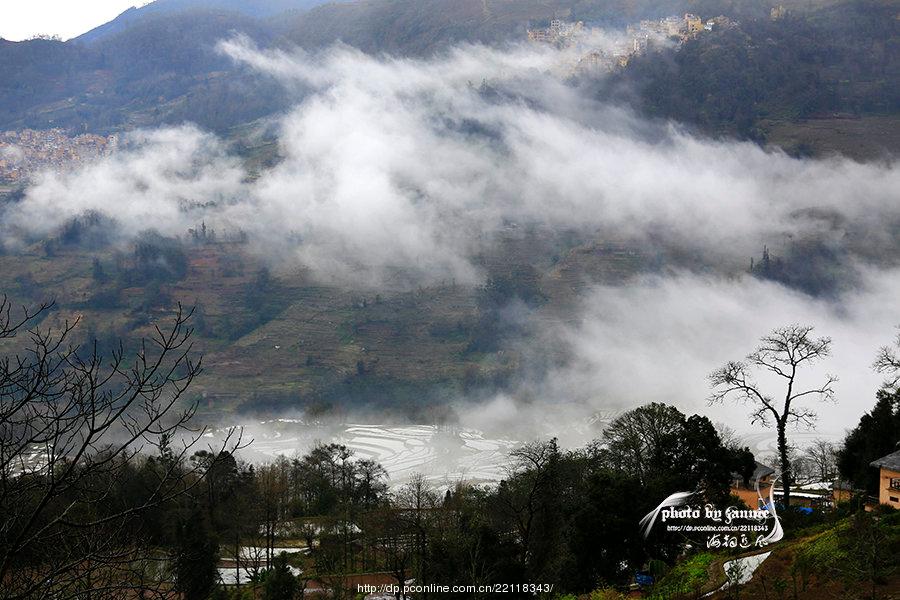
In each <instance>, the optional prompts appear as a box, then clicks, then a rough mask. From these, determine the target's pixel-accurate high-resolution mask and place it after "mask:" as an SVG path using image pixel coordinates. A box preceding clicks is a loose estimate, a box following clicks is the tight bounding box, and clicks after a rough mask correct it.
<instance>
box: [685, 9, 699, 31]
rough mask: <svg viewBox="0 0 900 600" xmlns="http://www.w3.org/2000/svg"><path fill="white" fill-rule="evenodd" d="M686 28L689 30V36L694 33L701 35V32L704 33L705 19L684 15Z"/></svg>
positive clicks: (688, 14) (689, 14)
mask: <svg viewBox="0 0 900 600" xmlns="http://www.w3.org/2000/svg"><path fill="white" fill-rule="evenodd" d="M684 28H685V29H686V30H687V33H688V35H690V34H692V33H700V32H701V31H703V19H701V18H700V17H698V16H697V15H692V14H691V13H687V14H686V15H684Z"/></svg>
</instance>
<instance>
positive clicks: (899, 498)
mask: <svg viewBox="0 0 900 600" xmlns="http://www.w3.org/2000/svg"><path fill="white" fill-rule="evenodd" d="M871 466H873V467H878V469H879V472H880V477H879V478H878V503H879V504H887V505H888V506H892V507H894V508H900V450H898V451H896V452H894V453H892V454H888V455H887V456H882V457H881V458H879V459H878V460H876V461H872V463H871Z"/></svg>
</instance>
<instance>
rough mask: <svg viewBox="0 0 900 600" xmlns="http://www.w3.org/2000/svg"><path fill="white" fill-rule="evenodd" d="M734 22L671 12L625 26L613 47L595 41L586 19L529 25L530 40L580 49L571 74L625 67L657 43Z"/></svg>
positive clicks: (679, 40)
mask: <svg viewBox="0 0 900 600" xmlns="http://www.w3.org/2000/svg"><path fill="white" fill-rule="evenodd" d="M734 25H735V23H734V22H733V21H731V20H730V19H728V18H727V17H722V16H720V17H716V18H714V19H708V20H707V21H703V20H702V19H701V18H700V17H698V16H697V15H694V14H691V13H687V14H685V15H684V16H683V17H678V16H669V17H665V18H663V19H657V20H643V21H640V22H639V23H638V24H637V25H631V26H629V27H628V28H627V29H626V35H625V38H624V39H622V40H620V41H619V42H617V43H616V44H615V45H614V46H613V48H611V49H609V48H607V49H601V48H598V47H595V46H594V45H592V39H597V36H599V35H600V33H601V32H600V30H599V29H597V28H594V27H587V26H585V24H584V22H583V21H577V22H574V23H571V22H567V21H563V20H560V19H553V20H552V21H550V26H549V27H543V28H537V29H528V40H529V41H530V42H533V43H538V44H550V45H553V46H556V47H558V48H574V49H576V50H578V51H579V52H580V53H581V58H580V59H578V61H577V64H575V65H573V66H572V68H571V72H570V73H569V74H571V75H579V74H590V73H592V72H610V71H613V70H615V69H617V68H622V67H625V66H626V65H627V64H628V61H629V60H630V59H631V58H632V57H634V56H636V55H640V54H643V53H644V52H647V51H648V50H649V49H651V48H653V47H654V45H655V44H659V45H661V44H663V43H671V42H674V43H677V44H681V43H684V42H686V41H687V40H689V39H691V38H694V37H696V36H697V35H699V34H700V33H702V32H704V31H711V30H713V29H714V28H718V27H731V26H734Z"/></svg>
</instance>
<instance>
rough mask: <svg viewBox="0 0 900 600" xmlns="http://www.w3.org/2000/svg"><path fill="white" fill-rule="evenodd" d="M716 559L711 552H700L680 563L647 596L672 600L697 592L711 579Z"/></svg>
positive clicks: (652, 598) (658, 599)
mask: <svg viewBox="0 0 900 600" xmlns="http://www.w3.org/2000/svg"><path fill="white" fill-rule="evenodd" d="M715 559H716V557H715V555H713V554H711V553H709V552H700V553H698V554H694V555H693V556H691V557H689V558H688V559H687V560H684V561H682V562H680V563H678V564H677V565H675V566H674V567H672V570H671V571H669V572H668V573H666V575H665V576H664V577H663V578H662V579H660V580H659V581H658V582H657V583H656V585H654V586H653V588H652V590H651V591H650V594H649V596H647V598H649V599H651V600H670V599H671V598H676V597H678V596H682V595H689V594H693V593H696V592H697V591H698V590H700V589H701V588H702V587H703V586H704V585H706V584H707V583H708V582H709V581H710V567H711V566H712V564H713V562H714V561H715Z"/></svg>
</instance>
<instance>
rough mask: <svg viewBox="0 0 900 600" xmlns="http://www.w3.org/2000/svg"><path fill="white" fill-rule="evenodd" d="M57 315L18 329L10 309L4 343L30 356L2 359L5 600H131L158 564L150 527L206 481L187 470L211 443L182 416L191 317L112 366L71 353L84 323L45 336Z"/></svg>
mask: <svg viewBox="0 0 900 600" xmlns="http://www.w3.org/2000/svg"><path fill="white" fill-rule="evenodd" d="M50 309H51V305H50V304H44V305H42V306H40V307H38V308H37V309H36V310H34V311H28V310H27V309H26V310H24V312H23V314H22V316H21V317H20V318H13V317H12V316H11V311H10V304H9V302H8V301H7V299H6V298H5V297H3V298H2V299H0V338H15V337H19V339H17V340H15V342H17V343H19V342H21V343H20V344H19V347H20V348H21V349H22V351H21V352H20V354H18V355H15V356H5V357H2V358H0V514H2V515H3V519H2V520H0V581H2V582H3V585H2V586H0V598H2V599H3V600H11V599H14V598H29V597H33V596H34V595H35V594H38V593H40V594H41V595H42V596H46V595H52V596H53V597H54V598H61V599H65V598H72V597H76V596H78V595H79V592H78V590H79V588H81V589H84V588H85V587H87V588H89V589H92V590H96V591H95V592H94V593H93V597H94V598H100V597H103V593H106V594H108V595H109V597H122V596H123V590H127V589H135V586H136V585H138V584H135V583H134V580H133V578H132V577H131V576H129V575H127V574H126V573H125V572H126V571H128V569H130V568H131V567H132V566H139V565H141V564H146V563H149V562H152V561H155V560H157V559H158V556H157V552H156V551H155V550H154V549H153V548H152V547H151V546H150V544H149V543H148V540H147V537H148V536H147V535H145V534H152V533H153V532H150V531H146V532H145V531H143V530H142V527H141V526H142V523H143V518H142V517H144V516H145V515H147V514H148V513H152V512H153V511H154V510H156V509H158V508H159V507H160V506H162V505H164V504H166V503H169V502H171V501H173V500H174V499H176V498H179V497H181V496H183V495H185V494H187V493H188V492H189V491H190V490H191V489H192V488H193V487H194V486H195V485H197V484H198V483H199V482H201V481H202V476H201V474H198V473H196V471H195V470H193V469H190V468H184V465H183V460H182V459H183V457H184V456H185V455H186V453H187V452H188V450H189V449H190V448H191V447H192V446H193V445H194V444H195V443H196V442H197V441H198V440H199V439H200V437H201V436H202V435H203V433H204V432H203V431H195V430H192V429H191V428H190V426H189V421H190V419H191V417H192V416H193V414H194V412H195V409H196V405H194V404H188V405H187V406H186V407H184V408H179V407H180V406H181V405H182V404H183V403H182V398H183V396H184V393H185V391H186V390H187V389H188V386H189V385H190V384H191V382H192V381H193V379H194V377H195V376H196V375H197V373H199V372H200V362H199V361H194V360H193V358H192V351H191V339H190V338H191V328H190V327H189V326H188V319H189V317H190V313H189V312H188V313H186V312H184V311H183V310H182V309H181V308H180V307H179V309H178V311H177V312H176V314H175V318H174V323H173V324H172V326H171V327H170V328H169V329H165V330H164V329H162V328H159V327H157V329H156V333H155V335H154V336H153V337H152V338H151V339H149V340H145V341H144V342H142V343H141V344H140V346H139V349H138V350H137V352H136V354H135V355H134V356H131V357H126V354H125V352H124V351H123V350H122V346H121V344H120V345H119V349H118V350H116V351H114V352H113V353H112V356H111V357H110V358H108V359H107V358H104V357H102V356H101V355H100V353H98V351H97V347H96V345H95V344H94V345H93V346H92V347H90V348H83V347H80V346H78V345H77V344H74V343H73V342H72V337H73V336H72V332H73V331H74V330H75V328H76V327H77V325H78V323H77V322H75V323H68V322H67V323H65V324H63V325H62V326H61V327H59V328H56V329H54V328H52V327H51V328H41V327H40V326H39V325H35V323H37V322H38V321H39V320H40V319H41V318H42V317H45V316H47V315H48V313H49V312H50ZM19 334H24V335H21V336H19ZM176 440H177V443H178V447H175V444H174V443H173V441H176ZM224 444H225V445H228V444H231V440H230V438H229V439H228V440H226V441H225V442H224ZM235 445H238V444H235ZM148 446H149V447H153V446H156V447H157V448H158V449H159V450H160V457H161V459H160V460H155V459H154V460H149V459H145V458H143V455H142V454H141V449H142V448H143V447H148ZM163 455H165V459H164V460H163V459H162V456H163Z"/></svg>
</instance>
